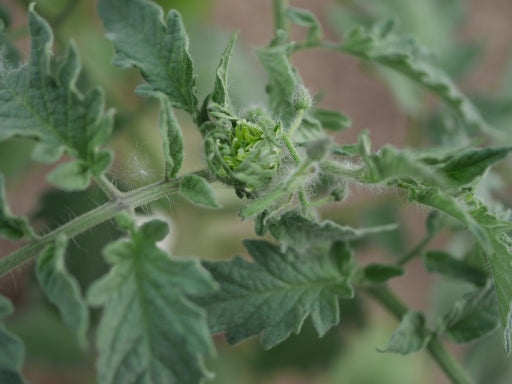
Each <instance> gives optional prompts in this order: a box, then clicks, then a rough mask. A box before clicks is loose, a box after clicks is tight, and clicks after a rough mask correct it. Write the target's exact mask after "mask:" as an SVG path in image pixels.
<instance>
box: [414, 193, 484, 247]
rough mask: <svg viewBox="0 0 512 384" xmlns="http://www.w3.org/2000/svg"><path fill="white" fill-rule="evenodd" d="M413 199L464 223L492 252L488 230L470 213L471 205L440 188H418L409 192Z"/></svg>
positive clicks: (482, 244) (481, 243)
mask: <svg viewBox="0 0 512 384" xmlns="http://www.w3.org/2000/svg"><path fill="white" fill-rule="evenodd" d="M409 198H410V199H411V200H414V201H417V202H418V203H421V204H424V205H428V206H430V207H433V208H436V209H438V210H440V211H441V212H444V213H446V214H448V215H449V216H451V217H453V218H455V219H457V220H458V221H460V222H461V223H462V224H464V225H465V226H466V227H467V229H468V230H469V231H470V232H471V233H472V234H473V236H475V238H476V239H477V240H478V242H479V243H480V245H481V246H482V247H483V248H484V251H485V252H486V253H488V254H489V253H492V245H491V243H490V240H489V237H488V235H487V233H486V231H485V230H484V229H483V228H482V227H481V226H480V225H479V224H478V223H477V221H476V220H475V219H474V218H473V217H472V216H471V214H470V213H469V207H468V206H466V205H465V204H464V203H463V202H461V201H459V200H458V199H457V198H455V197H453V196H450V195H448V194H447V193H445V192H443V191H441V190H440V189H439V188H434V187H428V188H416V189H413V190H411V192H410V194H409Z"/></svg>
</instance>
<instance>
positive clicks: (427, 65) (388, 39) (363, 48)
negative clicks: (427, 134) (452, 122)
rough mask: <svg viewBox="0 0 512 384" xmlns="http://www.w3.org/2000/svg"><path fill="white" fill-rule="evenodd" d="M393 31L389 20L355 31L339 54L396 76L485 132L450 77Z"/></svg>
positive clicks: (413, 42) (420, 49) (415, 45)
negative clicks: (375, 64) (427, 93)
mask: <svg viewBox="0 0 512 384" xmlns="http://www.w3.org/2000/svg"><path fill="white" fill-rule="evenodd" d="M394 29H395V25H394V21H393V20H385V21H383V22H381V23H377V24H376V25H374V26H373V27H372V28H371V29H364V28H362V27H356V28H354V29H353V30H352V31H351V32H350V33H348V35H347V36H346V37H345V40H344V42H343V44H342V45H341V47H340V50H341V51H342V52H345V53H349V54H352V55H354V56H357V57H360V58H362V59H364V60H369V61H370V62H374V63H378V64H381V65H384V66H386V67H389V68H391V69H393V70H395V71H398V72H400V73H401V74H403V75H405V76H407V77H409V78H410V79H412V80H414V81H415V82H417V83H419V84H421V85H422V86H424V87H425V88H427V89H429V90H430V91H432V92H433V93H435V94H436V95H437V96H439V97H440V98H441V99H442V100H443V101H444V102H445V103H446V104H447V105H448V106H449V107H451V109H452V110H453V111H454V112H455V113H456V114H457V115H458V116H459V117H460V118H461V119H462V121H464V123H466V124H467V125H468V126H469V127H472V128H476V130H477V131H486V130H487V129H488V126H487V124H486V123H485V121H484V120H483V119H482V116H481V115H480V113H479V112H478V110H477V109H476V108H475V106H474V105H473V104H472V103H471V101H470V100H469V99H468V98H467V97H466V96H464V94H462V92H461V91H460V90H459V89H458V88H457V86H456V85H455V84H454V83H453V81H452V80H451V79H450V77H449V76H448V75H447V74H446V73H445V72H444V71H443V70H442V69H440V68H438V67H436V66H435V65H433V64H432V63H431V62H430V61H429V60H428V59H427V58H426V57H425V55H424V51H425V48H424V47H422V46H421V45H420V44H419V43H418V42H417V41H416V40H414V39H413V38H410V37H404V36H400V35H397V34H395V33H394V32H393V30H394Z"/></svg>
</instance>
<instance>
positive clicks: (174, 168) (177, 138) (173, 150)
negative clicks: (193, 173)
mask: <svg viewBox="0 0 512 384" xmlns="http://www.w3.org/2000/svg"><path fill="white" fill-rule="evenodd" d="M159 98H160V124H159V128H160V135H161V136H162V141H163V154H164V159H165V178H166V179H167V180H170V179H172V178H173V177H174V176H176V174H177V173H178V172H179V170H180V169H181V166H182V165H183V135H182V133H181V129H180V126H179V124H178V121H177V120H176V117H174V113H173V112H172V105H171V103H170V102H169V99H168V98H167V97H166V96H164V95H159Z"/></svg>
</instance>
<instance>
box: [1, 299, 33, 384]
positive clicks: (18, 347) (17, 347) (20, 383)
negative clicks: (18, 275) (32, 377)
mask: <svg viewBox="0 0 512 384" xmlns="http://www.w3.org/2000/svg"><path fill="white" fill-rule="evenodd" d="M11 312H12V305H11V302H10V301H9V300H8V299H6V298H5V297H4V296H2V295H0V321H2V322H1V323H0V345H1V346H2V347H1V348H0V383H2V384H27V382H26V381H25V380H24V379H23V377H22V376H21V366H22V364H23V359H24V355H25V348H24V346H23V343H22V342H21V340H20V339H19V338H18V337H17V336H15V335H13V334H12V333H10V332H9V331H7V330H6V329H5V327H4V325H3V320H4V318H5V317H6V316H8V315H9V314H10V313H11Z"/></svg>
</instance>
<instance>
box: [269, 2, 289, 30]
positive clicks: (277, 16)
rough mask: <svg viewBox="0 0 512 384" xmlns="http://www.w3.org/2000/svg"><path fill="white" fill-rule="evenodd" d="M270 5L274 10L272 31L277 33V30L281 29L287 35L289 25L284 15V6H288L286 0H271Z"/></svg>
mask: <svg viewBox="0 0 512 384" xmlns="http://www.w3.org/2000/svg"><path fill="white" fill-rule="evenodd" d="M272 7H273V10H274V32H276V35H277V31H279V30H281V31H284V32H285V33H286V36H288V35H289V33H290V26H289V23H288V19H287V18H286V15H285V11H286V8H288V0H273V1H272Z"/></svg>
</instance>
